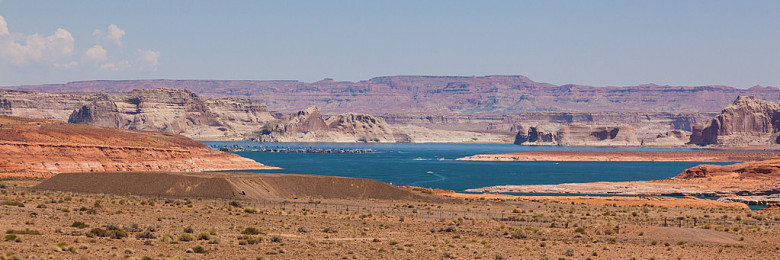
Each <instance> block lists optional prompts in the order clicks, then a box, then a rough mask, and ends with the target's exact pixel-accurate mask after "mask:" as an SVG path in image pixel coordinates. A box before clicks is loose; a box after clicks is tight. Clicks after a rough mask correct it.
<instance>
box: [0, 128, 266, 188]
mask: <svg viewBox="0 0 780 260" xmlns="http://www.w3.org/2000/svg"><path fill="white" fill-rule="evenodd" d="M266 168H273V167H268V166H265V165H262V164H260V163H258V162H255V161H253V160H251V159H247V158H243V157H240V156H238V155H235V154H230V153H223V152H220V151H216V150H213V149H210V148H208V147H207V146H205V145H203V144H201V143H198V142H196V141H194V140H192V139H189V138H186V137H184V136H180V135H173V134H163V133H156V132H141V131H131V130H122V129H111V128H103V127H97V126H90V125H84V124H68V123H64V122H61V121H54V120H40V119H28V118H21V117H13V116H4V115H0V176H6V177H7V176H20V177H51V176H52V175H55V174H57V173H62V172H90V171H214V170H245V169H266Z"/></svg>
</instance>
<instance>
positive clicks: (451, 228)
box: [444, 225, 456, 232]
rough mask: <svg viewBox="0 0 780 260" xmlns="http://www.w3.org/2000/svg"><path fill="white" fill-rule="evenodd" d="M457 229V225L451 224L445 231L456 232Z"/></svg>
mask: <svg viewBox="0 0 780 260" xmlns="http://www.w3.org/2000/svg"><path fill="white" fill-rule="evenodd" d="M455 231H456V229H455V226H453V225H449V226H447V228H445V229H444V232H455Z"/></svg>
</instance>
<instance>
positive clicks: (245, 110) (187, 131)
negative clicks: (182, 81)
mask: <svg viewBox="0 0 780 260" xmlns="http://www.w3.org/2000/svg"><path fill="white" fill-rule="evenodd" d="M0 104H4V105H3V106H2V110H0V114H8V115H17V116H25V117H33V118H44V119H56V120H62V121H68V122H71V123H85V124H91V125H97V126H103V127H111V128H121V129H131V130H147V131H156V132H164V133H172V134H181V135H185V136H188V137H192V138H196V139H209V140H220V139H243V138H244V137H245V136H246V135H248V134H249V133H252V132H254V131H256V130H257V129H259V128H260V127H262V126H263V125H264V124H265V123H266V122H269V121H272V120H274V117H273V116H272V115H271V114H270V112H269V111H268V108H267V107H266V106H265V104H263V103H262V102H258V101H253V100H249V99H237V98H210V97H201V96H198V95H196V94H194V93H192V92H191V91H189V90H180V89H138V90H133V91H130V92H128V93H81V94H79V93H61V94H55V93H35V92H19V91H0Z"/></svg>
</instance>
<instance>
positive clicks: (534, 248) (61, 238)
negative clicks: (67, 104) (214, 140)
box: [0, 180, 780, 259]
mask: <svg viewBox="0 0 780 260" xmlns="http://www.w3.org/2000/svg"><path fill="white" fill-rule="evenodd" d="M39 182H40V181H14V180H2V181H0V201H2V202H3V203H2V205H0V215H2V218H0V231H4V232H6V233H8V234H6V236H5V237H4V240H5V241H3V242H0V246H2V248H3V250H2V251H3V256H4V257H6V258H12V257H19V258H34V259H40V258H53V259H76V258H85V259H109V258H111V259H117V258H135V259H141V258H144V257H149V258H151V259H182V258H185V257H186V258H191V259H448V258H451V259H529V258H530V259H540V258H553V259H559V258H565V259H572V258H574V259H586V258H592V259H600V258H604V259H630V258H637V259H648V258H654V259H675V258H682V259H694V258H696V259H715V258H718V259H741V258H754V259H758V258H763V259H774V258H778V256H780V252H779V251H778V248H779V247H780V240H777V239H776V234H778V232H780V224H779V222H778V221H780V212H777V211H771V212H770V211H766V212H750V211H746V210H742V209H730V208H689V207H658V206H655V207H654V206H621V205H612V204H607V205H583V204H577V203H574V204H572V203H558V202H551V201H514V200H501V199H492V200H491V199H459V200H453V201H450V202H442V203H432V202H420V201H415V200H411V201H410V200H375V199H349V200H337V199H314V198H305V197H301V198H298V199H290V200H287V201H282V202H275V203H274V202H263V201H257V200H225V199H209V198H183V197H176V198H166V197H164V196H163V197H160V196H139V195H129V194H125V195H116V194H102V193H96V194H86V193H72V192H59V191H46V190H38V189H30V188H29V187H31V186H34V185H36V184H38V183H39ZM421 194H422V193H421ZM79 222H80V223H79ZM82 223H83V224H82ZM94 229H98V230H94ZM120 229H121V230H122V231H119V230H120ZM252 229H255V230H256V232H254V231H255V230H252ZM101 232H105V233H109V235H113V236H114V237H115V238H111V236H106V237H102V236H101V235H98V234H100V233H101ZM10 233H14V234H10ZM242 233H246V234H242ZM124 234H127V236H126V237H125V236H124ZM190 238H194V239H192V240H190Z"/></svg>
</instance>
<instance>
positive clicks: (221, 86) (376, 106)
mask: <svg viewBox="0 0 780 260" xmlns="http://www.w3.org/2000/svg"><path fill="white" fill-rule="evenodd" d="M5 88H12V89H20V90H35V91H42V92H101V91H104V92H129V91H131V90H133V89H138V88H176V89H190V90H192V91H194V92H195V93H198V94H201V95H208V96H232V97H241V98H251V99H255V100H262V101H264V102H266V103H267V104H268V105H269V106H270V107H273V108H274V109H275V110H278V111H282V112H284V113H291V112H294V111H298V110H301V109H303V108H306V107H308V106H311V105H316V106H317V107H319V108H320V109H321V111H323V112H325V113H328V114H332V113H345V112H356V113H367V114H384V113H395V114H411V113H422V114H446V113H453V112H454V113H511V114H514V113H521V112H538V111H586V112H596V111H632V112H717V111H720V110H721V108H723V107H725V106H726V105H728V104H729V103H730V102H731V101H732V100H734V99H735V98H736V97H737V96H738V95H752V96H757V97H760V98H762V99H765V100H770V101H780V90H778V89H777V88H774V87H760V86H756V87H752V88H749V89H736V88H732V87H725V86H693V87H685V86H660V85H654V84H646V85H639V86H628V87H591V86H584V85H575V84H566V85H560V86H558V85H553V84H548V83H539V82H534V81H532V80H531V79H529V78H527V77H524V76H482V77H474V76H471V77H460V76H389V77H377V78H372V79H369V80H365V81H360V82H343V81H334V80H332V79H326V80H321V81H317V82H313V83H305V82H299V81H293V80H272V81H251V80H120V81H105V80H99V81H79V82H70V83H67V84H51V85H37V86H9V87H5Z"/></svg>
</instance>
